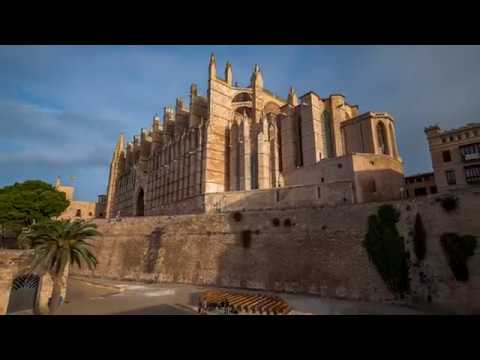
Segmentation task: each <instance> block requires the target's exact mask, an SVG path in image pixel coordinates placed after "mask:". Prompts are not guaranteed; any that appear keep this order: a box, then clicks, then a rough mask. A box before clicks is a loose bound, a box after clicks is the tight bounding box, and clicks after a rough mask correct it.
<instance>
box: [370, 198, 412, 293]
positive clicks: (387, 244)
mask: <svg viewBox="0 0 480 360" xmlns="http://www.w3.org/2000/svg"><path fill="white" fill-rule="evenodd" d="M399 218H400V213H399V212H398V211H397V210H396V209H395V208H394V207H392V206H391V205H382V206H380V207H379V208H378V210H377V215H370V216H369V217H368V230H367V233H366V234H365V239H364V241H363V246H364V247H365V248H366V250H367V253H368V256H369V259H370V261H371V262H372V263H373V265H374V266H375V267H376V268H377V270H378V272H379V273H380V276H381V277H382V279H383V280H384V281H385V283H386V285H387V286H388V288H389V289H390V290H391V291H392V292H393V293H394V294H396V295H400V296H401V297H402V296H404V295H405V293H408V292H409V289H410V284H409V278H408V266H407V257H406V251H405V244H404V242H403V239H402V238H401V237H400V234H399V233H398V230H397V225H396V223H397V222H398V220H399Z"/></svg>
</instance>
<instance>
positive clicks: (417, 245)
mask: <svg viewBox="0 0 480 360" xmlns="http://www.w3.org/2000/svg"><path fill="white" fill-rule="evenodd" d="M413 246H414V250H415V256H416V257H417V260H418V261H419V262H420V261H422V260H423V259H425V254H426V251H427V245H426V234H425V228H424V227H423V222H422V218H421V217H420V214H418V213H417V216H416V217H415V226H414V229H413Z"/></svg>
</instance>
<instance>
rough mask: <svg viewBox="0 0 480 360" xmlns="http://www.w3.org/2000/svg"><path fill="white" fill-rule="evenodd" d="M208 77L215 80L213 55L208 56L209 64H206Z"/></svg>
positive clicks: (215, 64)
mask: <svg viewBox="0 0 480 360" xmlns="http://www.w3.org/2000/svg"><path fill="white" fill-rule="evenodd" d="M208 77H209V78H210V79H216V78H217V62H216V60H215V55H214V54H213V53H212V54H211V55H210V63H209V64H208Z"/></svg>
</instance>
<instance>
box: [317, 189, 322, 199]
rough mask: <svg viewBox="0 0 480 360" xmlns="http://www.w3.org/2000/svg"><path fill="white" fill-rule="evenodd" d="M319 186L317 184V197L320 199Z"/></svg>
mask: <svg viewBox="0 0 480 360" xmlns="http://www.w3.org/2000/svg"><path fill="white" fill-rule="evenodd" d="M320 195H321V194H320V186H317V199H320Z"/></svg>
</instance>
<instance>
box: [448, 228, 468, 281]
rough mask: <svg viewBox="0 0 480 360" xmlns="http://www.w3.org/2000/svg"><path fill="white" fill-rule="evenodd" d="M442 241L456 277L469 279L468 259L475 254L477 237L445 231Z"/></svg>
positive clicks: (459, 279) (464, 279)
mask: <svg viewBox="0 0 480 360" xmlns="http://www.w3.org/2000/svg"><path fill="white" fill-rule="evenodd" d="M440 243H441V245H442V248H443V251H444V252H445V255H446V257H447V260H448V265H449V266H450V269H451V270H452V272H453V276H455V279H457V281H463V282H466V281H468V278H469V273H468V266H467V259H468V258H469V257H470V256H472V255H473V253H474V251H475V247H476V246H477V239H476V238H475V237H474V236H472V235H464V236H459V235H458V234H456V233H444V234H442V236H441V237H440Z"/></svg>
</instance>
